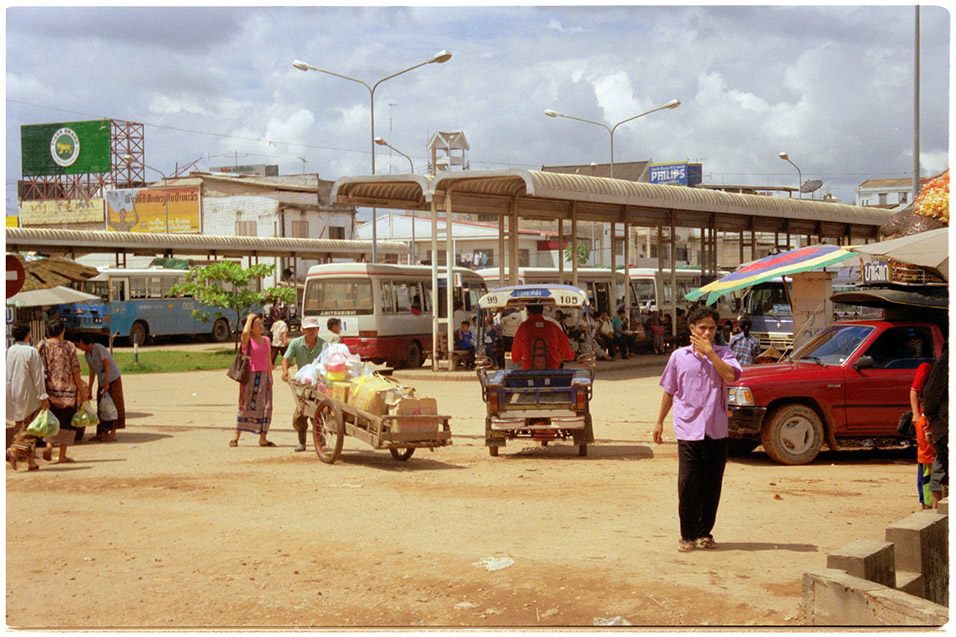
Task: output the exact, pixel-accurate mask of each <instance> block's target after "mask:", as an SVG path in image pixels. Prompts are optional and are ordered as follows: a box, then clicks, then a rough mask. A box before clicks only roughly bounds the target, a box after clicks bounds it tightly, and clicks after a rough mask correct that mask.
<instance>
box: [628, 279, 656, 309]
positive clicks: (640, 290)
mask: <svg viewBox="0 0 956 637" xmlns="http://www.w3.org/2000/svg"><path fill="white" fill-rule="evenodd" d="M633 290H634V298H635V300H636V302H637V303H641V304H644V303H651V304H656V303H657V296H656V295H655V294H654V280H653V279H637V280H635V281H634V287H633Z"/></svg>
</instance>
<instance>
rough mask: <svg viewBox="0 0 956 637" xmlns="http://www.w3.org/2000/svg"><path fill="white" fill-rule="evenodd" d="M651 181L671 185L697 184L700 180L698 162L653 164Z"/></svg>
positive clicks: (700, 174) (700, 173) (691, 185)
mask: <svg viewBox="0 0 956 637" xmlns="http://www.w3.org/2000/svg"><path fill="white" fill-rule="evenodd" d="M650 174H651V183H652V184H665V185H671V186H690V187H691V188H694V187H695V186H699V185H700V182H701V180H702V174H703V173H702V171H701V168H700V164H688V163H687V162H684V163H681V164H653V165H651V172H650Z"/></svg>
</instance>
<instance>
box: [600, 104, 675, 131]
mask: <svg viewBox="0 0 956 637" xmlns="http://www.w3.org/2000/svg"><path fill="white" fill-rule="evenodd" d="M665 108H673V107H672V106H658V107H657V108H652V109H651V110H649V111H646V112H644V113H641V114H640V115H635V116H634V117H628V118H627V119H625V120H621V121H620V122H618V123H617V124H615V125H614V128H617V127H618V126H620V125H621V124H627V123H628V122H630V121H632V120H635V119H637V118H638V117H644V116H645V115H650V114H651V113H656V112H657V111H662V110H664V109H665ZM611 130H613V129H611Z"/></svg>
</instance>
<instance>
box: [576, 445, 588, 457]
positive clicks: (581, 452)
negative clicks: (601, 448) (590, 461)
mask: <svg viewBox="0 0 956 637" xmlns="http://www.w3.org/2000/svg"><path fill="white" fill-rule="evenodd" d="M587 455H588V446H587V445H578V456H580V457H582V458H584V457H586V456H587Z"/></svg>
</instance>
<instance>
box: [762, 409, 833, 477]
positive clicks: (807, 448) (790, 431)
mask: <svg viewBox="0 0 956 637" xmlns="http://www.w3.org/2000/svg"><path fill="white" fill-rule="evenodd" d="M760 440H761V442H762V443H763V448H764V451H766V452H767V455H768V456H770V457H771V458H772V459H773V460H775V461H777V462H779V463H781V464H790V465H794V464H806V463H808V462H810V461H812V460H813V459H814V458H816V457H817V454H818V453H820V448H821V447H822V446H823V422H822V421H821V420H820V416H818V415H817V412H815V411H813V410H812V409H810V408H809V407H806V406H805V405H794V404H791V405H783V406H781V407H777V408H776V409H774V410H773V411H772V412H771V413H770V414H769V415H768V416H767V420H766V421H765V422H764V426H763V429H762V430H761V432H760Z"/></svg>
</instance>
